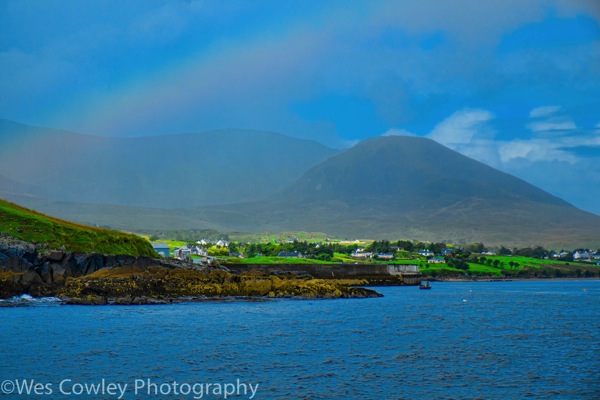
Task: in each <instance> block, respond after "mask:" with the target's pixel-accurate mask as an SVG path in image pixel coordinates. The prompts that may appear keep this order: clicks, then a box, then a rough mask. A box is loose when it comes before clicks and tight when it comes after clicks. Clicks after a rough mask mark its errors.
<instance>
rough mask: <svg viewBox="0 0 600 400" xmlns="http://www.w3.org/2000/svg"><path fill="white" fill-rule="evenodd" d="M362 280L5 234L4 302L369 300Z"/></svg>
mask: <svg viewBox="0 0 600 400" xmlns="http://www.w3.org/2000/svg"><path fill="white" fill-rule="evenodd" d="M364 283H366V281H361V280H358V279H354V280H343V281H342V280H339V279H337V280H336V279H314V278H313V277H310V276H305V277H299V276H294V275H291V276H283V277H281V276H279V277H278V276H275V275H273V274H267V273H264V272H259V271H246V272H242V273H238V274H234V273H230V272H229V271H227V270H226V269H225V268H221V267H206V266H200V265H196V264H190V263H186V262H180V261H176V260H173V259H154V258H150V257H134V256H114V255H102V254H82V253H69V252H65V251H64V250H62V249H48V248H47V247H46V246H43V245H38V244H33V243H27V242H23V241H21V240H18V239H15V238H13V237H11V236H9V235H6V234H2V233H0V298H9V297H13V296H19V295H22V294H30V295H32V296H34V297H41V296H58V297H60V298H62V299H63V300H64V301H65V302H66V303H67V304H88V305H104V304H157V303H158V304H160V303H169V302H173V301H180V300H182V299H188V300H202V299H207V298H224V297H272V298H278V297H289V298H366V297H379V296H381V295H380V294H379V293H377V292H375V291H374V290H370V289H365V288H360V287H354V286H356V285H361V284H364Z"/></svg>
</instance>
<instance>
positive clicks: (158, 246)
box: [152, 242, 169, 249]
mask: <svg viewBox="0 0 600 400" xmlns="http://www.w3.org/2000/svg"><path fill="white" fill-rule="evenodd" d="M152 248H153V249H168V248H169V245H168V244H166V243H163V242H154V243H152Z"/></svg>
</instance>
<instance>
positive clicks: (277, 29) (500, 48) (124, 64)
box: [0, 0, 600, 214]
mask: <svg viewBox="0 0 600 400" xmlns="http://www.w3.org/2000/svg"><path fill="white" fill-rule="evenodd" d="M0 93H2V96H0V118H4V119H11V120H14V121H18V122H21V123H26V124H33V125H40V126H46V127H54V128H63V129H68V130H73V131H78V132H82V133H89V134H96V135H111V136H117V135H123V136H137V135H156V134H177V133H184V132H195V131H206V130H212V129H219V128H248V129H258V130H270V131H276V132H281V133H284V134H287V135H290V136H295V137H302V138H308V139H313V140H317V141H320V142H322V143H324V144H326V145H329V146H333V147H337V148H344V147H348V146H351V145H353V144H354V143H356V142H357V141H359V140H362V139H364V138H367V137H373V136H379V135H391V134H407V135H417V136H423V137H430V138H433V139H435V140H437V141H439V142H440V143H442V144H444V145H446V146H448V147H450V148H452V149H455V150H457V151H459V152H461V153H463V154H465V155H467V156H470V157H473V158H475V159H477V160H479V161H483V162H485V163H487V164H489V165H491V166H493V167H496V168H499V169H501V170H503V171H506V172H509V173H512V174H514V175H516V176H518V177H521V178H523V179H525V180H527V181H529V182H531V183H533V184H535V185H537V186H540V187H541V188H543V189H545V190H547V191H549V192H550V193H552V194H555V195H558V196H559V197H562V198H564V199H565V200H567V201H569V202H571V203H573V204H575V205H576V206H578V207H581V208H583V209H586V210H589V211H593V212H595V213H598V214H600V201H599V200H598V199H600V4H599V3H598V1H596V0H528V1H522V0H499V1H494V0H488V1H485V2H482V1H479V0H445V1H440V0H435V1H433V0H405V1H399V0H391V1H385V0H379V1H333V0H329V1H310V0H304V1H252V2H248V1H216V0H214V1H183V0H182V1H179V0H173V1H128V2H123V1H108V0H105V1H95V0H88V1H85V2H81V1H70V0H60V1H53V0H45V1H37V2H25V1H16V0H15V1H6V0H0Z"/></svg>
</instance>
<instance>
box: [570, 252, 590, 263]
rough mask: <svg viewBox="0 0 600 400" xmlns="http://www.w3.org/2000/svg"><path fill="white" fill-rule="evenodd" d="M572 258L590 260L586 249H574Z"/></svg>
mask: <svg viewBox="0 0 600 400" xmlns="http://www.w3.org/2000/svg"><path fill="white" fill-rule="evenodd" d="M573 260H577V261H590V253H589V252H588V251H585V250H584V251H576V252H574V253H573Z"/></svg>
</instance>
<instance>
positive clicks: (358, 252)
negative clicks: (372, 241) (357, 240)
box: [350, 249, 373, 259]
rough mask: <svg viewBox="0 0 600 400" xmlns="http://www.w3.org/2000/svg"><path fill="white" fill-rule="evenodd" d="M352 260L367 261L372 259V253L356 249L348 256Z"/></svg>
mask: <svg viewBox="0 0 600 400" xmlns="http://www.w3.org/2000/svg"><path fill="white" fill-rule="evenodd" d="M350 256H351V257H352V258H360V259H367V258H371V257H373V253H372V252H370V251H364V250H363V249H356V250H354V251H353V252H352V254H350Z"/></svg>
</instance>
